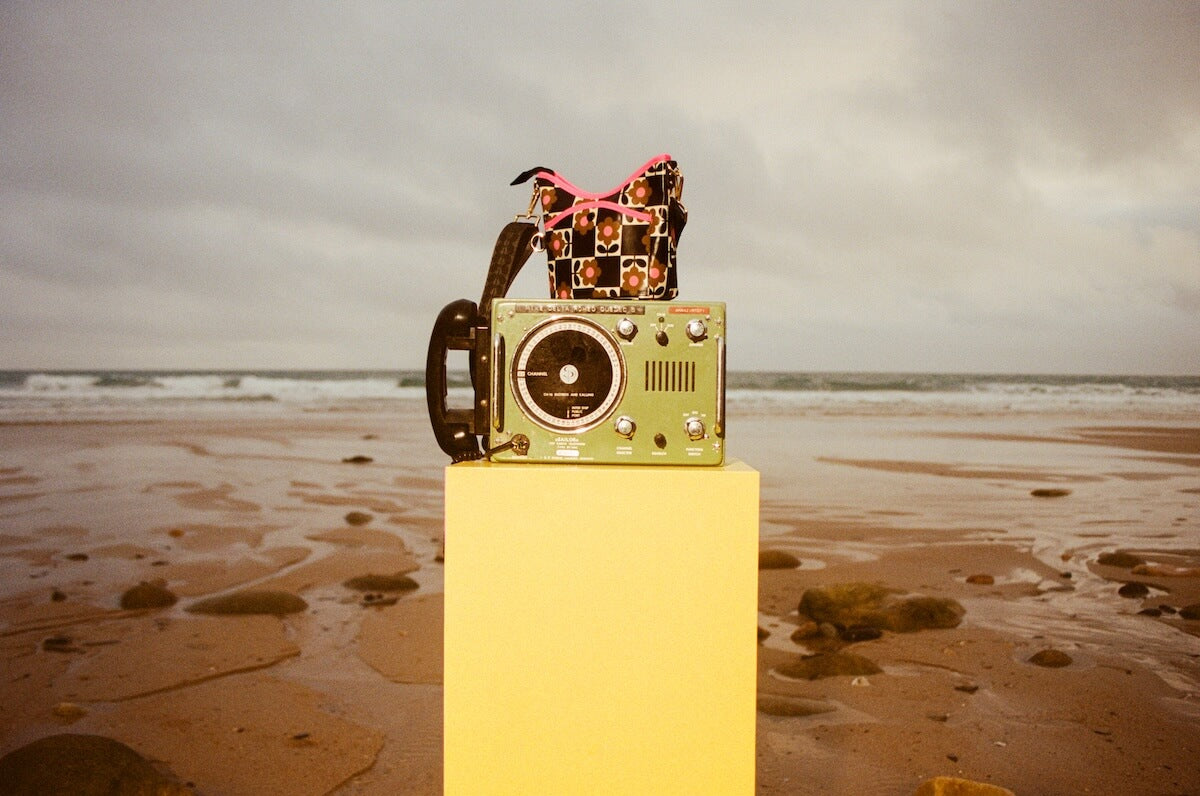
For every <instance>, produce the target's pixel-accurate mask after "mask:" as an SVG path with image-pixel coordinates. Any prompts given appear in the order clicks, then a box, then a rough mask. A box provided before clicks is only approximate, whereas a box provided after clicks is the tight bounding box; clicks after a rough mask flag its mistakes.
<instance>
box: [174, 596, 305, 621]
mask: <svg viewBox="0 0 1200 796" xmlns="http://www.w3.org/2000/svg"><path fill="white" fill-rule="evenodd" d="M306 608H308V603H306V602H305V601H304V600H303V599H301V598H300V597H297V596H296V595H294V594H292V593H291V592H286V591H265V590H254V589H250V590H247V591H238V592H234V593H233V594H225V595H222V596H220V597H209V598H208V599H207V600H201V601H200V602H197V603H193V604H192V605H189V606H188V608H187V610H188V612H189V613H193V614H222V615H241V616H245V615H250V614H273V615H275V616H282V615H284V614H295V613H299V612H300V611H303V610H304V609H306Z"/></svg>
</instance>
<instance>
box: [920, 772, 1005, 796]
mask: <svg viewBox="0 0 1200 796" xmlns="http://www.w3.org/2000/svg"><path fill="white" fill-rule="evenodd" d="M913 796H1016V794H1014V793H1013V792H1012V791H1011V790H1009V789H1008V788H1002V787H1000V786H999V785H991V784H989V783H987V782H975V781H973V780H969V779H960V778H958V777H934V778H933V779H927V780H925V781H924V782H922V783H921V786H920V787H919V788H917V790H916V791H915V792H914V793H913Z"/></svg>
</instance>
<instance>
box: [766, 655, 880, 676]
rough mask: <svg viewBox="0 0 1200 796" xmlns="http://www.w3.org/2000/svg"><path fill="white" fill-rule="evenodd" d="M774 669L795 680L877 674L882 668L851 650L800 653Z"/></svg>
mask: <svg viewBox="0 0 1200 796" xmlns="http://www.w3.org/2000/svg"><path fill="white" fill-rule="evenodd" d="M775 671H777V672H778V673H779V674H781V675H783V676H784V677H791V678H793V679H795V680H819V679H820V678H822V677H858V676H862V675H867V674H879V673H881V672H882V671H883V670H882V669H880V668H879V666H878V664H876V663H875V661H873V660H871V659H870V658H864V657H863V656H861V655H855V654H854V653H852V652H818V653H817V654H815V655H801V656H799V657H798V658H796V659H795V660H792V661H790V662H788V663H785V664H783V665H782V666H778V667H776V668H775Z"/></svg>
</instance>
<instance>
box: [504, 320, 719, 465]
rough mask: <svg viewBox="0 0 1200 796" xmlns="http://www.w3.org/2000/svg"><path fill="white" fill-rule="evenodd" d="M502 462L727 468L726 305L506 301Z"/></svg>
mask: <svg viewBox="0 0 1200 796" xmlns="http://www.w3.org/2000/svg"><path fill="white" fill-rule="evenodd" d="M491 346H492V355H491V361H492V374H491V375H492V378H491V384H490V389H489V397H490V412H489V418H488V421H489V422H488V435H489V438H490V442H491V445H492V446H493V447H494V448H499V449H500V450H498V451H497V452H496V453H494V454H492V458H493V459H495V460H497V461H512V462H518V461H535V462H552V461H556V462H564V461H565V462H596V463H615V462H622V463H631V464H708V465H712V464H720V463H721V462H722V461H723V460H724V452H725V451H724V435H725V400H724V368H725V305H724V304H721V303H690V304H685V303H679V304H674V303H671V304H668V303H665V302H650V301H572V300H566V301H519V300H516V301H514V300H504V301H497V302H495V303H494V304H493V305H492V323H491Z"/></svg>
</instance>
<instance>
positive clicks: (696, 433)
mask: <svg viewBox="0 0 1200 796" xmlns="http://www.w3.org/2000/svg"><path fill="white" fill-rule="evenodd" d="M683 430H684V431H686V432H687V435H688V439H691V440H698V439H704V421H703V420H701V419H700V418H698V417H689V418H688V419H687V422H685V423H684V424H683Z"/></svg>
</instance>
